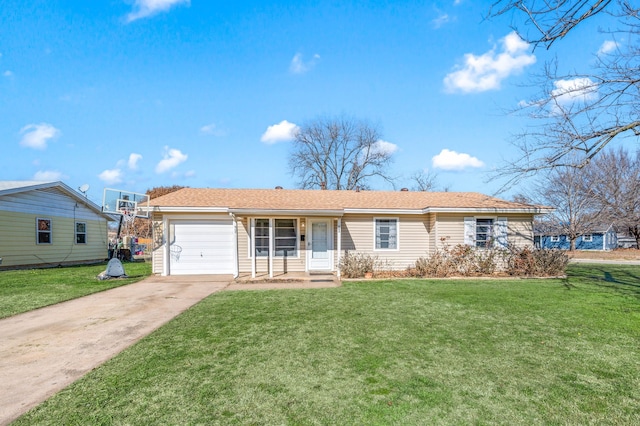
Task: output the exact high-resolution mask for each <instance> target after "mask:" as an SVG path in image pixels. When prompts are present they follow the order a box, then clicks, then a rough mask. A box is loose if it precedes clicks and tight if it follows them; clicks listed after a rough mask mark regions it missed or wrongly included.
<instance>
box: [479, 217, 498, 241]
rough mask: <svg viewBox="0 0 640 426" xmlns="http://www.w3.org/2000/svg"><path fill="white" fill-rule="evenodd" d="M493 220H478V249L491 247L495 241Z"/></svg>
mask: <svg viewBox="0 0 640 426" xmlns="http://www.w3.org/2000/svg"><path fill="white" fill-rule="evenodd" d="M493 238H494V236H493V219H486V218H477V219H476V237H475V241H476V247H479V248H487V247H491V245H492V241H493Z"/></svg>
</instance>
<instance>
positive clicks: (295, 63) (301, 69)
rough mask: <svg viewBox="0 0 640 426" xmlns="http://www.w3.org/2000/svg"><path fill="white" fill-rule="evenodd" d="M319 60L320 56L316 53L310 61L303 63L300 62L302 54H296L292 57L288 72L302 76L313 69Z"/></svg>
mask: <svg viewBox="0 0 640 426" xmlns="http://www.w3.org/2000/svg"><path fill="white" fill-rule="evenodd" d="M319 60H320V55H318V54H317V53H316V54H315V55H313V58H311V60H309V61H307V62H304V61H303V60H302V53H296V54H295V55H294V56H293V59H291V63H290V64H289V71H290V72H291V73H292V74H304V73H306V72H307V71H310V70H311V69H312V68H313V67H315V66H316V64H317V63H318V61H319Z"/></svg>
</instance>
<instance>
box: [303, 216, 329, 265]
mask: <svg viewBox="0 0 640 426" xmlns="http://www.w3.org/2000/svg"><path fill="white" fill-rule="evenodd" d="M308 237H309V238H308V242H307V260H308V269H309V270H311V271H330V270H331V266H332V263H333V262H332V256H333V233H332V232H331V219H309V235H308Z"/></svg>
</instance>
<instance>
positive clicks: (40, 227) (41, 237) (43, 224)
mask: <svg viewBox="0 0 640 426" xmlns="http://www.w3.org/2000/svg"><path fill="white" fill-rule="evenodd" d="M36 234H37V235H36V238H37V241H38V244H51V219H40V218H38V219H36Z"/></svg>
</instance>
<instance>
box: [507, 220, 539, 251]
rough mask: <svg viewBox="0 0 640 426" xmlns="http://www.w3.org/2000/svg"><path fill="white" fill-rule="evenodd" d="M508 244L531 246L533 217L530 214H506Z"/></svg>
mask: <svg viewBox="0 0 640 426" xmlns="http://www.w3.org/2000/svg"><path fill="white" fill-rule="evenodd" d="M505 217H506V218H507V238H508V240H509V244H512V245H514V246H517V247H525V246H529V247H533V217H532V216H531V215H506V216H505Z"/></svg>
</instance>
